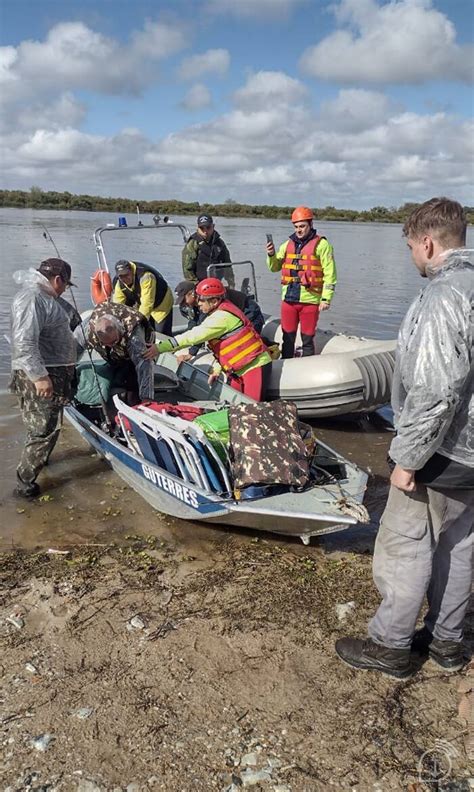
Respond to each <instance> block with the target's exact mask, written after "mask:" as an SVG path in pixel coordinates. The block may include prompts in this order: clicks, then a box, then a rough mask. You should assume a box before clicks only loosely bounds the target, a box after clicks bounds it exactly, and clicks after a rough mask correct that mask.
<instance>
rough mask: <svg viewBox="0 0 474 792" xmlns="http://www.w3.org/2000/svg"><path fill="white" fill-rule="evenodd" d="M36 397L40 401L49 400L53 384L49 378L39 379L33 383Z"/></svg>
mask: <svg viewBox="0 0 474 792" xmlns="http://www.w3.org/2000/svg"><path fill="white" fill-rule="evenodd" d="M35 388H36V395H37V396H39V397H40V398H41V399H51V398H52V396H53V383H52V382H51V377H41V379H38V380H36V382H35Z"/></svg>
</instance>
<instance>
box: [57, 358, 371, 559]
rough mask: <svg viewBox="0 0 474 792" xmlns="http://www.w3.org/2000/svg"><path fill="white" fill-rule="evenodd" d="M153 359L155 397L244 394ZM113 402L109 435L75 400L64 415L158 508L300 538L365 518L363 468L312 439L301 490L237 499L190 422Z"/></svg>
mask: <svg viewBox="0 0 474 792" xmlns="http://www.w3.org/2000/svg"><path fill="white" fill-rule="evenodd" d="M160 362H162V363H163V365H159V366H157V367H156V378H155V383H156V386H157V387H156V392H155V398H156V399H158V400H159V398H160V394H161V395H162V397H164V398H165V399H166V402H168V403H169V402H173V403H186V402H193V403H194V404H196V405H197V406H201V407H204V408H205V409H206V410H214V409H221V408H222V406H223V405H225V404H227V405H229V404H231V403H242V402H249V401H251V400H249V399H248V398H246V397H245V396H243V395H242V394H240V393H238V392H237V391H235V390H234V389H233V388H231V387H230V386H228V385H226V384H225V383H223V382H216V383H214V385H213V386H212V388H211V389H209V386H208V384H207V375H206V374H205V373H204V372H202V371H200V370H199V369H198V368H196V367H195V366H192V365H190V364H188V363H182V364H180V365H178V363H177V361H176V358H175V357H174V355H171V354H167V355H163V356H161V357H160ZM114 402H115V406H116V408H117V410H118V415H119V418H120V421H121V423H122V430H123V437H121V438H117V437H111V436H110V434H109V433H108V432H107V431H106V430H105V429H104V428H102V427H101V426H99V425H98V423H100V422H98V421H94V420H92V419H91V416H90V410H88V409H84V407H83V406H81V405H79V404H75V405H70V406H68V407H66V408H65V416H66V418H67V420H68V421H69V422H70V423H71V424H72V425H73V426H74V428H75V429H76V430H77V431H78V432H79V433H80V434H81V435H82V437H83V438H84V439H85V440H86V441H87V442H88V443H89V444H90V445H91V446H92V448H94V450H95V451H96V452H97V453H98V454H100V455H101V456H102V457H104V459H106V460H107V461H108V462H109V464H110V465H111V467H112V468H113V470H114V471H115V472H116V473H117V475H118V476H120V478H121V479H122V480H123V481H125V482H126V483H127V484H128V485H129V486H130V487H132V489H134V490H135V491H136V492H137V493H138V494H139V495H141V496H142V497H143V498H144V499H145V500H146V501H147V502H148V503H149V504H150V505H151V506H152V507H153V508H155V509H158V510H159V511H161V512H164V513H165V514H170V515H172V516H173V517H178V518H181V519H185V520H199V521H202V522H206V523H210V524H215V525H226V526H231V527H232V526H234V527H242V528H253V529H256V530H259V531H267V532H271V533H276V534H286V535H290V536H297V537H300V538H301V539H302V541H303V542H304V543H305V544H307V543H308V542H309V540H310V538H311V537H312V536H318V535H320V534H327V533H333V532H335V531H340V530H344V529H346V528H349V527H350V526H351V525H354V524H356V523H357V522H366V521H367V518H368V515H367V511H366V509H365V507H364V506H363V505H362V501H363V497H364V493H365V489H366V484H367V474H366V473H365V472H364V471H363V470H361V469H360V468H359V467H357V465H355V464H354V463H353V462H350V461H349V460H347V459H345V458H344V457H342V456H341V455H340V454H338V453H337V452H336V451H334V450H333V449H331V448H329V446H327V445H325V444H324V443H321V442H320V441H318V440H317V439H316V445H315V449H314V451H313V452H312V456H311V460H310V464H311V472H312V481H311V483H310V484H309V485H308V486H307V487H306V488H305V489H304V490H303V491H298V492H291V491H283V492H281V491H280V492H278V493H277V494H276V493H275V494H266V493H265V492H263V491H262V494H261V496H257V497H254V499H252V500H245V499H241V497H238V496H237V494H236V493H234V491H233V486H232V475H231V469H230V465H229V464H228V463H226V462H225V461H223V460H222V458H221V457H220V456H219V455H218V454H217V453H216V451H215V448H214V446H213V445H212V444H211V443H210V441H209V440H208V439H207V438H206V436H205V434H204V432H203V431H202V429H201V428H200V427H198V426H196V424H194V423H193V422H190V421H184V420H183V419H181V418H174V417H172V416H170V415H169V414H166V413H157V412H153V411H152V410H150V409H147V408H146V407H145V408H140V409H135V408H132V407H129V406H127V405H126V404H124V403H123V402H122V401H121V399H120V398H119V397H118V396H114Z"/></svg>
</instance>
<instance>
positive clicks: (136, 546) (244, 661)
mask: <svg viewBox="0 0 474 792" xmlns="http://www.w3.org/2000/svg"><path fill="white" fill-rule="evenodd" d="M224 537H225V538H224V540H223V541H222V540H221V541H219V542H216V543H214V544H212V543H210V544H209V545H208V547H207V552H206V555H205V556H203V555H200V556H189V555H186V554H185V553H183V551H182V549H180V548H176V547H173V546H172V545H171V544H170V543H168V542H166V541H163V540H161V539H159V538H156V537H149V538H148V539H144V538H143V537H136V538H132V537H129V538H127V539H125V538H124V539H123V541H122V542H121V543H120V544H119V545H114V546H112V545H111V546H109V547H107V546H102V547H82V548H80V547H79V548H75V549H71V552H70V554H69V555H67V556H58V555H52V554H48V553H44V552H39V553H36V554H31V553H30V554H28V553H25V552H22V551H15V552H11V553H5V554H3V556H2V558H1V562H2V595H1V604H0V642H1V646H2V655H1V666H0V671H1V674H2V683H3V691H4V693H3V701H2V719H3V722H2V736H1V738H0V740H1V743H0V744H1V745H2V751H3V754H4V769H3V784H2V788H8V789H10V790H20V789H21V790H23V789H30V790H33V789H34V790H80V791H81V792H94V791H96V792H97V790H114V789H116V790H119V789H121V790H125V789H128V790H129V792H138V791H141V790H148V789H157V790H158V789H160V790H166V791H167V792H178V791H181V790H197V791H199V792H200V791H201V790H202V791H203V792H207V790H213V789H216V790H226V789H230V790H232V792H236V791H237V790H240V788H241V785H242V784H243V786H244V787H247V786H249V787H250V786H251V787H252V788H254V789H261V790H280V792H283V790H285V791H286V792H288V790H290V791H291V792H303V791H304V792H313V791H314V792H319V791H320V790H321V792H322V790H327V789H328V788H335V789H341V790H343V789H344V790H345V789H347V790H358V792H359V791H360V792H364V791H365V790H369V789H370V790H375V789H378V790H383V792H385V790H387V792H388V790H406V789H411V790H412V792H414V790H422V789H431V788H433V787H430V786H425V785H419V786H417V785H416V784H417V783H418V766H420V767H422V768H424V767H425V765H424V764H423V761H422V764H421V765H419V762H420V760H421V757H422V756H423V754H424V753H425V752H426V751H430V750H432V749H434V748H435V747H436V744H437V741H438V740H443V741H446V742H445V746H448V748H447V750H448V751H449V752H450V754H449V762H450V763H451V765H450V767H451V769H450V781H451V782H452V781H453V780H457V781H458V782H459V783H461V782H462V785H461V786H460V785H457V786H456V787H451V786H450V787H443V786H440V787H438V788H439V789H444V788H445V789H448V788H449V789H454V788H455V789H459V790H463V789H469V786H468V783H467V780H464V781H463V779H467V777H468V773H469V760H468V754H467V750H466V744H465V742H466V733H467V732H466V729H467V725H466V721H465V720H462V719H461V718H460V717H459V713H458V704H459V693H458V687H459V684H460V680H464V681H463V684H464V687H466V685H467V680H468V677H467V676H466V675H464V677H462V676H460V675H454V676H448V675H445V674H442V673H440V672H439V670H436V668H435V667H431V666H430V664H429V663H427V664H425V666H424V667H423V668H422V670H421V671H420V672H419V673H418V674H417V676H415V677H414V678H413V679H412V680H409V681H407V682H402V683H397V682H396V681H394V680H390V679H387V678H384V677H380V676H378V675H373V674H372V675H370V674H367V673H360V672H359V673H357V672H354V671H352V670H351V669H349V668H347V667H346V666H344V665H342V664H341V663H340V662H339V661H338V660H337V659H336V657H335V656H334V651H333V642H334V639H335V638H337V637H338V636H339V635H341V634H344V632H345V631H351V632H356V633H357V632H363V630H364V627H365V624H366V621H367V618H368V616H369V615H370V613H371V612H372V610H373V608H374V606H375V604H376V602H377V595H376V592H375V590H374V587H373V585H372V582H371V571H370V566H371V557H370V553H368V552H341V551H333V552H329V553H327V552H325V551H323V550H322V549H313V552H312V553H311V555H308V554H307V553H306V552H305V551H306V548H301V551H300V548H299V546H298V551H296V547H294V546H292V545H285V544H281V543H278V544H277V543H275V542H273V541H271V540H267V539H258V540H257V539H254V540H251V541H249V542H248V543H245V544H242V542H239V541H238V540H237V541H236V540H235V538H234V537H233V536H232V534H225V535H224ZM347 602H354V603H355V606H354V608H353V609H352V610H350V612H349V614H348V615H347V616H346V617H345V621H343V622H342V621H340V618H339V616H338V614H337V610H338V609H337V607H336V606H337V605H340V604H342V603H347ZM8 617H12V621H8ZM471 626H472V624H471ZM471 638H472V632H471ZM471 681H472V678H471ZM465 714H466V705H464V715H465ZM45 735H49V736H50V738H51V740H50V742H49V744H48V745H47V747H46V750H41V748H44V747H45V745H46V743H47V741H48V739H49V737H45ZM35 740H36V743H35V742H34V741H35ZM34 746H36V747H34ZM443 755H444V754H443ZM446 761H447V760H446ZM425 769H426V768H425ZM258 779H260V781H259V783H257V780H258ZM251 782H252V783H251ZM253 782H255V785H254V784H253ZM409 784H414V786H411V787H410V786H409ZM232 785H233V786H232Z"/></svg>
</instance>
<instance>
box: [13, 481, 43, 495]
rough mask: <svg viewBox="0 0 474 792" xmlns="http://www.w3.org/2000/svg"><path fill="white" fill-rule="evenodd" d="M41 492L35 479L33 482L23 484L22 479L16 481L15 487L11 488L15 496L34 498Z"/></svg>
mask: <svg viewBox="0 0 474 792" xmlns="http://www.w3.org/2000/svg"><path fill="white" fill-rule="evenodd" d="M40 492H41V490H40V487H39V484H37V483H36V481H34V482H33V484H24V483H23V482H22V481H18V484H17V485H16V487H15V489H14V490H13V494H14V495H15V497H16V498H36V497H37V495H39V494H40Z"/></svg>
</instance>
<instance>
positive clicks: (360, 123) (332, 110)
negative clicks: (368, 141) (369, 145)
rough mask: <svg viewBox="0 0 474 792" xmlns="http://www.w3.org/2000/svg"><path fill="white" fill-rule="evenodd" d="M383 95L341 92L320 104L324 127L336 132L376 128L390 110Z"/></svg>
mask: <svg viewBox="0 0 474 792" xmlns="http://www.w3.org/2000/svg"><path fill="white" fill-rule="evenodd" d="M392 109H393V108H392V102H391V101H390V99H389V98H388V97H387V96H385V95H384V94H381V93H377V92H375V91H364V90H361V89H352V90H342V91H340V92H339V94H338V96H337V97H336V98H335V99H332V100H330V101H326V102H322V103H321V118H322V119H323V120H324V125H325V126H328V125H330V124H331V125H332V126H333V129H334V130H337V131H338V132H341V131H344V132H361V131H363V130H364V129H370V128H372V127H374V126H377V125H378V124H380V123H383V121H384V120H385V119H386V118H387V116H388V114H389V112H390V111H391V110H392Z"/></svg>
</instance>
